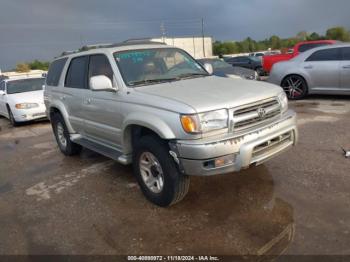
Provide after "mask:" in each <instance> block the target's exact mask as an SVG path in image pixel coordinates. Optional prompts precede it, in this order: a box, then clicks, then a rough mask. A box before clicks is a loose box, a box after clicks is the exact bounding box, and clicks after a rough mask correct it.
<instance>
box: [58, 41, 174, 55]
mask: <svg viewBox="0 0 350 262" xmlns="http://www.w3.org/2000/svg"><path fill="white" fill-rule="evenodd" d="M150 46H152V47H154V48H156V47H165V46H167V45H166V44H164V43H159V42H153V41H146V40H144V39H130V40H127V41H124V42H121V43H115V44H96V45H86V46H83V47H81V48H80V49H79V50H74V51H66V52H63V53H62V54H61V55H60V56H58V57H56V58H61V57H65V56H70V55H73V54H89V53H93V51H94V50H96V49H112V50H115V51H118V50H129V49H142V48H146V47H150ZM89 51H90V52H89Z"/></svg>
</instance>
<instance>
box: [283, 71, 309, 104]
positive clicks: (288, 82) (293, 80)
mask: <svg viewBox="0 0 350 262" xmlns="http://www.w3.org/2000/svg"><path fill="white" fill-rule="evenodd" d="M281 86H282V88H283V90H284V91H285V92H286V94H287V97H288V98H289V99H290V100H298V99H302V98H304V97H305V96H306V95H307V91H308V87H307V84H306V81H305V79H304V78H302V77H301V76H298V75H290V76H287V77H286V78H285V79H283V81H282V85H281Z"/></svg>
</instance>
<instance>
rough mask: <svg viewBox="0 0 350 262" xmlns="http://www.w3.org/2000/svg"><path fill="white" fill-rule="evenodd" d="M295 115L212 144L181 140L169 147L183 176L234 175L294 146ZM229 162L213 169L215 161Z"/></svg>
mask: <svg viewBox="0 0 350 262" xmlns="http://www.w3.org/2000/svg"><path fill="white" fill-rule="evenodd" d="M297 140H298V130H297V126H296V114H295V112H293V111H291V110H289V111H288V112H286V113H285V114H284V115H283V116H282V118H280V119H278V120H276V121H274V122H272V123H270V124H269V125H265V126H263V127H260V128H257V129H255V130H252V131H250V132H246V133H244V134H236V135H235V134H232V135H231V136H229V137H227V136H226V137H224V138H221V139H217V138H216V140H213V139H211V140H210V139H207V140H205V141H203V140H190V141H187V140H183V141H176V142H175V143H171V144H170V146H171V150H172V151H173V153H175V154H173V156H174V157H175V158H176V160H178V161H177V162H178V163H179V167H180V170H181V171H182V172H183V173H185V174H187V175H199V176H211V175H218V174H225V173H230V172H237V171H240V170H241V169H244V168H248V167H249V166H251V165H260V164H262V163H264V162H265V161H267V160H269V159H271V158H273V157H275V156H277V155H279V154H280V153H282V152H284V151H285V150H287V149H289V148H290V147H292V146H293V145H295V144H296V143H297ZM223 157H224V158H225V160H227V159H231V160H230V161H228V162H227V164H223V165H222V166H219V167H215V166H212V165H211V164H210V163H213V161H215V160H216V159H221V158H223Z"/></svg>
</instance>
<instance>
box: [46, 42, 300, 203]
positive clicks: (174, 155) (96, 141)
mask: <svg viewBox="0 0 350 262" xmlns="http://www.w3.org/2000/svg"><path fill="white" fill-rule="evenodd" d="M211 70H212V68H211V67H210V65H207V64H206V65H204V66H202V65H201V64H199V63H197V62H196V60H194V59H193V58H192V57H191V56H190V55H189V54H187V53H186V52H185V51H183V50H181V49H178V48H174V47H170V46H166V45H162V44H157V43H122V44H116V45H110V46H97V47H96V46H95V47H94V48H93V49H90V50H87V51H80V52H79V51H77V52H72V53H70V54H66V55H63V56H61V57H59V58H57V59H56V60H55V61H53V63H52V64H51V66H50V70H49V73H48V76H47V80H46V81H47V83H46V88H45V93H44V98H45V104H46V109H47V116H48V117H49V119H50V120H51V123H52V128H53V131H54V134H55V137H56V140H57V143H58V146H59V148H60V150H61V151H62V153H63V154H65V155H73V154H77V153H79V150H80V149H81V146H83V147H86V148H89V149H91V150H94V151H96V152H98V153H100V154H103V155H105V156H108V157H110V158H112V159H114V160H116V161H118V162H119V163H122V164H131V163H132V164H133V169H134V174H135V176H136V178H137V180H138V183H139V185H140V187H141V190H142V191H143V193H144V195H145V196H146V197H147V199H149V200H150V201H151V202H153V203H155V204H157V205H159V206H168V205H171V204H174V203H176V202H178V201H180V200H181V199H182V198H183V197H184V196H185V195H186V193H187V191H188V189H189V182H190V176H210V175H218V174H224V173H231V172H234V171H239V170H241V169H244V168H248V167H249V166H251V165H259V164H261V163H263V162H265V161H266V160H268V159H270V158H272V157H275V156H277V155H278V154H280V153H281V152H283V151H285V150H286V149H288V148H290V147H292V146H293V145H295V144H296V141H297V136H298V132H297V127H296V114H295V113H294V112H293V111H291V110H288V101H287V98H286V95H285V93H284V92H283V90H282V89H281V88H280V87H278V86H275V85H271V84H268V83H263V82H256V81H247V80H243V79H229V78H222V77H216V76H212V75H211Z"/></svg>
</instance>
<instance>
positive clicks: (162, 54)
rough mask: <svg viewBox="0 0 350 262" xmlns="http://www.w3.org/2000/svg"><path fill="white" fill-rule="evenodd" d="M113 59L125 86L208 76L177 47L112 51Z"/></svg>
mask: <svg viewBox="0 0 350 262" xmlns="http://www.w3.org/2000/svg"><path fill="white" fill-rule="evenodd" d="M114 58H115V60H116V62H117V64H118V66H119V69H120V71H121V74H122V76H123V79H124V82H125V83H126V84H127V85H128V86H137V85H145V84H152V83H159V82H162V81H164V82H165V81H175V80H180V79H184V78H193V77H200V76H207V75H208V73H207V72H206V71H205V70H204V69H203V67H202V66H201V65H200V64H198V63H197V62H196V61H195V60H194V59H193V58H192V57H191V56H189V55H188V54H187V53H186V52H184V51H182V50H180V49H177V48H159V49H142V50H130V51H123V52H116V53H114Z"/></svg>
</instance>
